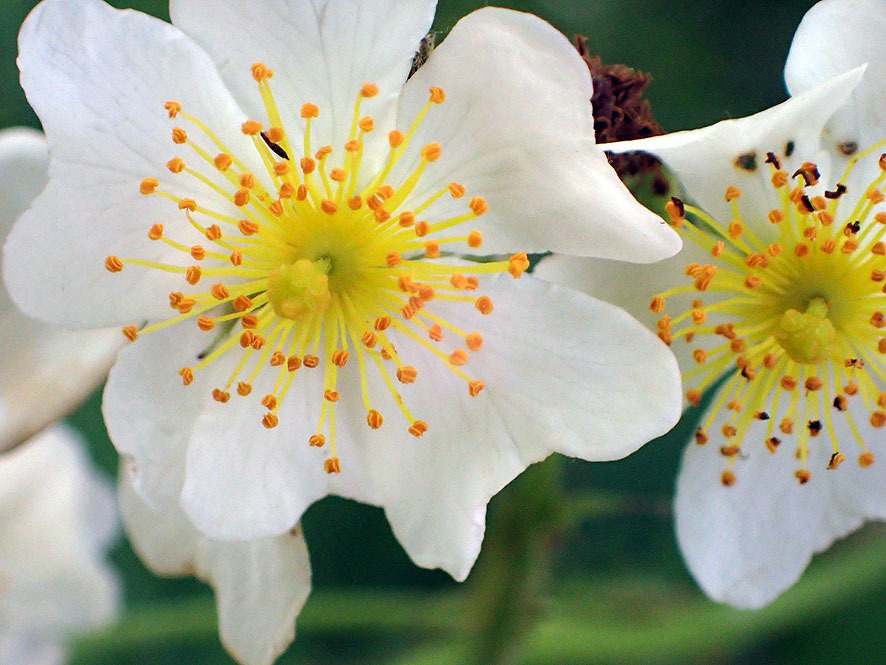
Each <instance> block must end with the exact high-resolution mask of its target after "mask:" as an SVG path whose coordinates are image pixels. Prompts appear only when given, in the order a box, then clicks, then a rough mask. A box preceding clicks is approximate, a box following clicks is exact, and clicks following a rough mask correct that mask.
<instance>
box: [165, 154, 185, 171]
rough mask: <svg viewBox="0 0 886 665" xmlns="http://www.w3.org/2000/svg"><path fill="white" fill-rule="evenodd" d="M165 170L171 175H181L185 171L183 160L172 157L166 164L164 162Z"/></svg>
mask: <svg viewBox="0 0 886 665" xmlns="http://www.w3.org/2000/svg"><path fill="white" fill-rule="evenodd" d="M166 168H167V169H169V170H170V171H171V172H172V173H181V172H182V171H184V170H185V160H183V159H182V158H181V157H173V158H172V159H170V160H169V161H168V162H166Z"/></svg>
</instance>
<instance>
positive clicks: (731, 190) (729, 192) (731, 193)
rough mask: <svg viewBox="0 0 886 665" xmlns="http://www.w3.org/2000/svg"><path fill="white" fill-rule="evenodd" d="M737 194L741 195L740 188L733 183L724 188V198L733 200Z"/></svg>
mask: <svg viewBox="0 0 886 665" xmlns="http://www.w3.org/2000/svg"><path fill="white" fill-rule="evenodd" d="M739 196H741V190H740V189H739V188H738V187H734V186H733V185H729V187H727V188H726V197H725V198H726V200H727V201H734V200H735V199H737V198H738V197H739Z"/></svg>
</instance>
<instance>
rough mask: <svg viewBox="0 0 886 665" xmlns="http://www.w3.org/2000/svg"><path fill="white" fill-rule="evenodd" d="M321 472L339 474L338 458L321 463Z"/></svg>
mask: <svg viewBox="0 0 886 665" xmlns="http://www.w3.org/2000/svg"><path fill="white" fill-rule="evenodd" d="M323 470H324V471H326V473H330V474H331V473H341V462H339V460H338V457H330V458H329V459H328V460H326V461H325V462H323Z"/></svg>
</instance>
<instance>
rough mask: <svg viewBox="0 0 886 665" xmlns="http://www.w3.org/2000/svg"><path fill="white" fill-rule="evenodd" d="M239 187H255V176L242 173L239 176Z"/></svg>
mask: <svg viewBox="0 0 886 665" xmlns="http://www.w3.org/2000/svg"><path fill="white" fill-rule="evenodd" d="M240 186H241V187H245V188H246V189H252V188H253V187H255V176H254V175H252V174H251V173H243V174H241V175H240Z"/></svg>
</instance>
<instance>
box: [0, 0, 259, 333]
mask: <svg viewBox="0 0 886 665" xmlns="http://www.w3.org/2000/svg"><path fill="white" fill-rule="evenodd" d="M18 63H19V68H20V69H21V81H22V86H23V87H24V89H25V92H26V94H27V96H28V101H29V102H30V103H31V105H32V106H33V107H34V109H35V110H36V112H37V115H38V116H39V117H40V119H41V121H42V122H43V127H44V129H45V130H46V134H47V137H48V139H49V143H50V145H51V146H52V154H51V159H50V167H49V169H50V182H49V184H48V185H47V188H46V190H44V192H43V194H41V195H40V196H39V197H38V198H37V200H36V201H35V202H34V205H33V207H32V208H31V210H29V211H28V212H26V213H25V214H24V215H23V216H22V217H21V219H19V221H18V223H17V224H16V226H15V228H14V229H13V231H12V233H11V234H10V237H9V240H8V242H7V244H6V247H5V251H4V266H3V272H4V278H5V280H6V284H7V288H8V289H9V291H10V294H11V296H12V297H13V298H14V299H15V301H16V304H17V305H18V306H19V307H20V308H21V309H22V310H23V311H24V312H26V313H28V314H30V315H32V316H37V317H39V318H42V319H45V320H50V321H56V322H63V323H66V324H68V325H72V326H84V327H96V326H103V325H116V324H120V323H138V322H139V321H140V320H143V319H146V318H156V317H166V316H168V314H169V309H168V306H167V303H166V302H165V297H162V296H160V295H158V294H165V293H168V292H169V291H175V290H178V289H179V288H181V285H182V284H183V283H184V280H183V278H182V276H181V275H177V274H171V273H166V272H163V271H161V270H154V269H147V268H142V267H139V266H127V267H126V268H125V269H124V270H123V272H122V273H120V274H116V275H113V274H110V273H109V272H108V271H107V270H106V269H105V268H104V262H105V258H106V257H107V256H108V255H109V254H115V255H118V256H120V257H136V258H143V259H148V260H155V261H160V262H167V263H168V262H170V259H171V258H175V259H177V261H176V263H180V260H181V259H180V257H181V256H182V254H181V253H180V252H178V251H177V250H174V249H172V248H170V247H168V246H167V245H165V244H164V243H161V242H155V243H151V242H149V241H148V239H147V231H148V228H149V227H150V226H151V225H152V224H154V223H155V222H157V221H162V222H163V224H165V225H166V229H167V235H169V236H171V237H172V238H173V239H175V240H177V241H179V242H181V243H184V244H185V245H193V244H198V243H199V242H200V241H205V238H204V237H203V236H202V234H200V233H198V232H197V231H195V230H194V229H193V228H191V226H190V225H189V224H188V222H187V219H186V217H185V215H184V214H183V213H182V211H180V210H178V209H177V207H176V204H175V203H174V202H173V201H170V200H168V199H166V198H165V197H162V196H160V195H158V194H155V195H151V196H144V195H141V194H140V193H139V186H140V183H141V182H142V179H143V178H146V177H149V176H150V177H156V178H157V179H158V180H159V181H160V189H161V190H165V191H169V192H170V193H172V194H174V195H176V196H179V197H190V198H193V199H195V200H196V201H197V203H198V204H205V205H206V206H207V207H209V208H213V209H215V210H217V211H219V212H223V213H224V212H228V213H230V214H233V215H236V214H237V213H236V211H237V210H238V209H237V208H236V207H234V206H233V204H232V203H230V202H229V201H227V200H226V199H223V198H222V197H221V196H220V195H217V194H215V193H213V192H212V191H211V190H210V189H209V188H208V187H206V186H205V185H203V184H201V183H200V182H199V181H198V180H197V179H196V178H194V177H192V176H190V175H188V174H187V173H181V174H178V175H173V174H172V173H170V172H169V171H168V170H167V169H166V166H165V165H166V163H167V162H168V161H169V160H170V159H171V158H173V157H176V156H180V157H182V158H184V159H185V161H186V162H187V163H189V164H190V165H192V166H195V167H198V168H200V169H201V170H202V171H204V172H206V173H208V174H209V177H210V178H220V176H217V175H213V174H215V173H216V171H215V168H214V166H211V165H207V164H206V163H205V162H203V161H201V159H200V158H199V157H198V156H197V154H196V152H194V151H193V150H192V149H191V148H190V147H188V146H184V145H175V144H174V143H173V142H172V136H171V132H172V129H173V127H175V126H183V127H185V128H186V129H187V130H188V132H189V134H190V135H191V137H192V138H193V139H194V140H195V141H196V143H198V144H200V145H202V146H203V147H204V148H205V149H206V150H208V151H210V154H215V153H216V152H217V151H218V149H217V148H216V146H215V145H213V144H212V143H211V141H210V139H209V138H207V137H206V136H204V135H203V134H202V132H199V131H198V130H196V129H195V128H193V127H191V126H190V124H189V123H188V122H187V121H186V119H184V118H183V117H182V116H179V117H178V118H176V119H175V120H172V119H170V118H169V117H168V115H167V112H166V111H165V110H164V104H165V103H166V102H167V101H170V100H174V101H177V102H180V103H181V104H182V106H183V107H184V110H185V111H186V112H189V113H191V114H193V115H194V116H195V117H196V118H198V119H199V120H201V121H202V122H204V123H205V124H206V125H207V126H208V127H210V128H211V129H212V130H213V131H214V132H215V134H216V135H217V136H218V137H219V138H220V139H221V140H222V141H223V142H224V143H225V144H226V145H227V146H228V148H229V149H230V150H231V151H233V152H234V153H236V154H237V155H238V156H239V157H240V158H241V159H243V160H244V161H245V162H246V165H247V167H248V168H249V169H250V170H252V171H253V172H254V173H256V174H260V173H263V172H264V167H263V165H262V163H261V160H260V159H259V157H258V154H257V152H256V151H255V148H254V146H253V144H252V141H251V139H249V137H246V136H244V135H243V133H242V132H241V131H240V125H241V123H242V122H243V120H244V119H245V114H244V113H243V112H242V111H241V110H240V109H239V108H238V106H237V104H236V103H235V102H234V101H233V99H232V98H231V96H230V93H228V92H227V90H226V89H225V87H224V84H223V83H222V81H221V79H220V77H219V76H218V73H217V72H216V70H215V66H214V65H213V63H212V61H211V60H210V58H209V56H208V55H206V53H205V52H204V51H203V50H202V49H200V47H199V46H197V45H196V44H195V43H194V42H192V41H191V40H190V39H189V38H188V37H187V36H185V35H184V34H182V33H181V31H179V30H178V29H176V28H174V27H172V26H170V25H169V24H167V23H164V22H163V21H160V20H158V19H155V18H152V17H149V16H146V15H144V14H140V13H138V12H133V11H117V10H115V9H112V8H111V7H109V6H108V5H106V4H105V3H103V2H100V1H99V0H47V1H46V2H44V3H42V4H40V5H39V6H38V7H37V8H36V9H34V11H32V12H31V14H30V16H29V17H28V19H27V20H26V21H25V23H24V25H23V26H22V30H21V33H20V35H19V58H18Z"/></svg>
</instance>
